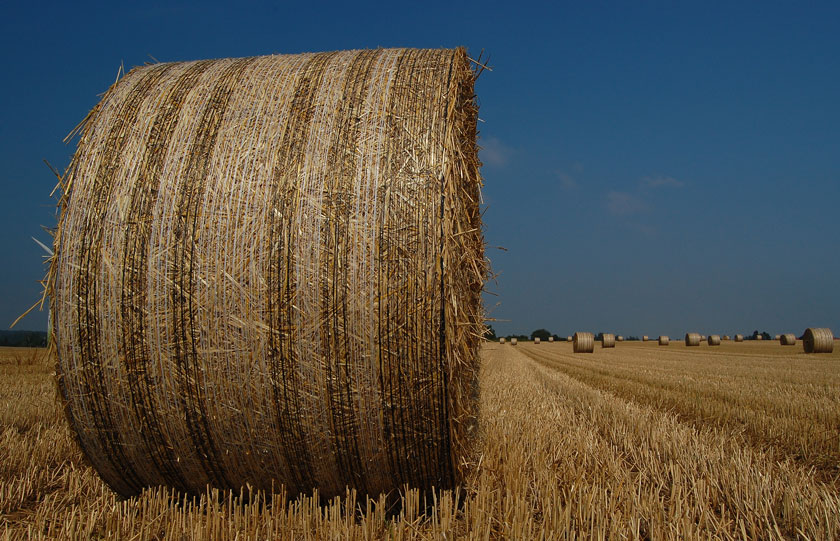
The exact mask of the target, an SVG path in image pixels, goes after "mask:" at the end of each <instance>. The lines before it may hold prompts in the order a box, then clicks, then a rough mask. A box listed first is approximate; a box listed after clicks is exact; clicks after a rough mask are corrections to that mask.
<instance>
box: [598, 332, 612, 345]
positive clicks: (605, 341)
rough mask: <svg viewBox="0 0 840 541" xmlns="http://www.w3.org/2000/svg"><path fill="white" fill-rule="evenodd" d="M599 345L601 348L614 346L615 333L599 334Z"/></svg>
mask: <svg viewBox="0 0 840 541" xmlns="http://www.w3.org/2000/svg"><path fill="white" fill-rule="evenodd" d="M601 347H602V348H614V347H615V335H614V334H610V333H603V334H602V335H601Z"/></svg>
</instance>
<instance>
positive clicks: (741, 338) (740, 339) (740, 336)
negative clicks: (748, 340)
mask: <svg viewBox="0 0 840 541" xmlns="http://www.w3.org/2000/svg"><path fill="white" fill-rule="evenodd" d="M735 341H736V342H743V341H744V335H743V334H736V335H735Z"/></svg>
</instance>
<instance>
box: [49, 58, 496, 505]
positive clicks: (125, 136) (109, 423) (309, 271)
mask: <svg viewBox="0 0 840 541" xmlns="http://www.w3.org/2000/svg"><path fill="white" fill-rule="evenodd" d="M474 80H475V73H474V72H473V71H472V68H471V65H470V61H469V60H468V58H467V55H466V52H465V51H464V50H463V49H456V50H416V49H377V50H369V51H344V52H335V53H319V54H301V55H280V56H266V57H255V58H244V59H223V60H212V61H200V62H185V63H169V64H154V65H151V66H147V67H142V68H137V69H134V70H132V71H131V72H129V73H128V74H126V75H125V77H123V78H121V79H120V80H119V81H118V82H117V83H115V85H114V86H113V87H112V88H111V89H110V90H109V91H108V92H107V93H106V94H105V96H104V97H103V99H102V101H101V102H100V103H99V104H98V105H97V106H96V107H95V108H94V110H93V111H91V113H90V114H89V115H88V117H87V118H86V120H85V122H84V123H83V125H82V126H81V128H80V133H81V138H80V141H79V145H78V149H77V152H76V154H75V156H74V158H73V161H72V162H71V165H70V168H69V169H68V172H67V174H66V176H65V178H66V182H65V183H64V186H65V189H66V190H67V191H66V193H64V194H63V197H62V199H61V202H60V209H61V217H60V221H59V230H58V235H57V237H56V247H57V250H56V258H55V263H54V265H53V269H52V271H54V272H52V273H51V276H52V277H53V278H52V281H51V282H50V284H49V285H48V288H49V290H50V294H51V297H52V300H51V302H52V310H53V314H54V316H55V320H54V328H55V335H56V337H57V344H58V359H59V360H58V370H57V373H58V383H59V388H60V392H61V395H62V396H63V398H64V400H65V405H66V411H67V415H68V418H69V420H70V425H71V427H72V428H73V431H74V433H75V434H76V435H77V436H78V440H79V443H80V445H81V448H82V449H83V450H84V452H85V454H86V455H87V457H88V458H89V459H90V462H91V463H92V464H93V466H94V468H95V469H96V470H97V471H98V472H99V474H100V475H101V476H102V478H103V479H104V480H105V481H106V482H107V483H108V484H109V485H110V486H111V487H113V488H114V489H115V490H116V491H117V492H119V493H120V494H122V495H125V496H129V495H134V494H137V493H139V492H140V491H141V490H142V489H143V488H144V487H149V486H155V485H167V486H172V487H175V488H177V489H179V490H183V491H185V492H191V493H203V492H204V491H205V487H206V486H207V485H211V486H214V487H218V488H223V489H224V488H231V489H235V490H239V488H240V487H243V486H245V485H246V484H249V485H250V486H252V487H254V488H257V489H264V490H270V489H271V488H272V487H275V488H276V487H279V486H281V485H284V486H285V488H286V491H287V493H288V494H289V495H290V496H295V495H297V494H299V493H311V492H313V490H315V489H318V492H319V494H320V495H321V496H322V497H324V498H331V497H333V496H340V495H344V494H345V492H346V489H347V487H350V488H354V489H356V490H357V491H358V492H359V493H360V494H370V495H373V496H375V495H378V494H380V493H383V492H387V493H390V494H398V492H399V491H400V490H402V489H403V487H404V486H406V485H408V486H409V487H417V488H419V489H421V490H423V491H427V490H430V489H431V488H432V487H433V486H434V487H436V488H438V489H443V488H453V487H455V486H457V485H459V484H461V483H462V481H463V479H464V477H465V475H466V474H467V468H468V465H469V464H470V463H471V462H472V461H473V457H474V455H473V453H474V451H475V449H474V448H473V446H474V440H475V434H476V433H477V432H478V430H477V429H476V424H477V415H478V395H477V389H478V386H477V374H478V368H479V345H480V343H481V341H482V337H483V334H484V326H483V319H484V314H483V309H482V305H481V299H480V295H481V291H482V288H483V283H484V280H485V277H486V269H487V265H486V262H485V259H484V241H483V237H482V233H481V231H482V226H481V214H480V208H479V202H480V193H479V190H480V176H479V169H478V167H479V162H478V156H477V148H478V147H477V144H476V121H477V105H476V102H475V96H474V90H473V88H474Z"/></svg>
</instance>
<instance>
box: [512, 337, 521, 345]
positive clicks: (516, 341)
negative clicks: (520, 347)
mask: <svg viewBox="0 0 840 541" xmlns="http://www.w3.org/2000/svg"><path fill="white" fill-rule="evenodd" d="M518 342H519V341H518V340H517V339H516V338H511V339H510V345H511V346H515V345H516V344H517V343H518Z"/></svg>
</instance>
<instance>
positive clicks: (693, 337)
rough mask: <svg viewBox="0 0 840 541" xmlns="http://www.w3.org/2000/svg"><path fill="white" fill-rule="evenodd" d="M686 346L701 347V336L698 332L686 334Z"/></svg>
mask: <svg viewBox="0 0 840 541" xmlns="http://www.w3.org/2000/svg"><path fill="white" fill-rule="evenodd" d="M685 345H686V346H699V345H700V334H698V333H696V332H687V333H685Z"/></svg>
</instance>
